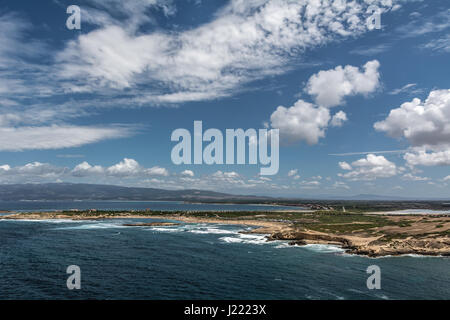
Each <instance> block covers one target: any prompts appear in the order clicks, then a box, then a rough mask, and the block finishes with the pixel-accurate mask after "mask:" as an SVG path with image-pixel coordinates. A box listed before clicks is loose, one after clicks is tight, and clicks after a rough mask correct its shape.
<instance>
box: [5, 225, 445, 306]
mask: <svg viewBox="0 0 450 320" xmlns="http://www.w3.org/2000/svg"><path fill="white" fill-rule="evenodd" d="M138 221H147V222H148V220H144V219H120V220H117V219H114V220H113V219H111V220H102V221H70V220H61V221H56V220H49V221H7V220H0V299H74V298H75V299H450V259H449V258H439V257H411V256H405V257H385V258H377V259H372V258H366V257H359V256H350V255H347V254H345V253H344V252H343V251H342V250H341V249H339V248H337V247H332V246H318V245H316V246H313V245H310V246H306V247H292V246H288V245H287V244H286V243H285V242H281V241H277V242H267V241H266V240H265V238H264V235H247V234H242V233H239V231H242V230H246V229H248V227H245V226H230V225H218V224H186V223H182V224H181V225H178V226H171V227H123V226H122V224H123V223H130V222H131V223H133V222H138ZM374 264H376V265H378V266H379V267H380V268H381V290H369V289H367V287H366V280H367V277H368V276H369V275H368V274H367V273H366V269H367V267H368V266H370V265H374ZM69 265H78V266H79V267H80V268H81V290H68V289H67V287H66V280H67V277H68V275H67V274H66V268H67V266H69Z"/></svg>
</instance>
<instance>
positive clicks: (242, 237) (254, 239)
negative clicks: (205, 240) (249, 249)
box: [219, 233, 268, 245]
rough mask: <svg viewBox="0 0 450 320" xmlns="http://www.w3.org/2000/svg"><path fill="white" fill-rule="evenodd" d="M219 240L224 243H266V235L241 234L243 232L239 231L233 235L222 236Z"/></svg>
mask: <svg viewBox="0 0 450 320" xmlns="http://www.w3.org/2000/svg"><path fill="white" fill-rule="evenodd" d="M219 240H221V241H224V242H226V243H249V244H257V245H262V244H265V243H268V242H267V239H266V236H264V235H255V234H243V233H239V234H237V235H236V236H234V237H222V238H220V239H219Z"/></svg>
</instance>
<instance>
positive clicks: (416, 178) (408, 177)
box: [402, 173, 430, 181]
mask: <svg viewBox="0 0 450 320" xmlns="http://www.w3.org/2000/svg"><path fill="white" fill-rule="evenodd" d="M402 179H403V180H410V181H428V180H430V178H428V177H419V176H415V175H413V174H412V173H406V174H404V175H403V176H402Z"/></svg>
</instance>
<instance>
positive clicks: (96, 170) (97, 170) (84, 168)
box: [72, 161, 105, 177]
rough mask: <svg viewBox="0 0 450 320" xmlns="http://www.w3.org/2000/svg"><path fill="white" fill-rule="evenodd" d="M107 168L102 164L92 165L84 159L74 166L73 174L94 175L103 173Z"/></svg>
mask: <svg viewBox="0 0 450 320" xmlns="http://www.w3.org/2000/svg"><path fill="white" fill-rule="evenodd" d="M104 172H105V170H104V169H103V167H102V166H91V165H90V164H89V163H88V162H86V161H83V162H82V163H80V164H78V165H77V166H75V168H73V170H72V174H73V175H74V176H75V177H86V176H93V175H96V174H103V173H104Z"/></svg>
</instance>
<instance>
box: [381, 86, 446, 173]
mask: <svg viewBox="0 0 450 320" xmlns="http://www.w3.org/2000/svg"><path fill="white" fill-rule="evenodd" d="M374 128H375V129H376V130H378V131H384V132H386V133H387V134H388V135H389V136H391V137H394V138H405V139H407V140H408V142H409V143H410V144H411V145H412V147H413V148H411V149H410V150H409V152H407V153H406V154H405V155H404V159H405V160H406V161H407V163H408V165H410V166H417V165H425V166H433V165H449V164H450V89H444V90H434V91H431V92H430V94H429V96H428V98H427V99H426V100H425V101H421V100H420V99H418V98H415V99H413V100H412V101H411V102H405V103H403V104H402V105H401V106H400V107H399V108H396V109H393V110H391V111H390V113H389V116H388V117H387V118H386V119H385V120H383V121H379V122H376V123H375V124H374Z"/></svg>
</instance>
